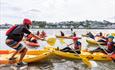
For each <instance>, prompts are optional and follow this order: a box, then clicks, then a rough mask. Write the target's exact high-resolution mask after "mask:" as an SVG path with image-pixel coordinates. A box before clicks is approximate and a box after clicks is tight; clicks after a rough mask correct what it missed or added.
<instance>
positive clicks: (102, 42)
mask: <svg viewBox="0 0 115 70" xmlns="http://www.w3.org/2000/svg"><path fill="white" fill-rule="evenodd" d="M95 37H98V38H99V39H98V40H97V42H98V43H100V44H101V45H107V37H104V36H103V33H102V32H100V33H99V34H97V35H96V36H95Z"/></svg>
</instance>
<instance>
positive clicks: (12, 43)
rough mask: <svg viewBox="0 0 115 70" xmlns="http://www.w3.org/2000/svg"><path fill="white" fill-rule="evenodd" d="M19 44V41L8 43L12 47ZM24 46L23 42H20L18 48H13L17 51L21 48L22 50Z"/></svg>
mask: <svg viewBox="0 0 115 70" xmlns="http://www.w3.org/2000/svg"><path fill="white" fill-rule="evenodd" d="M17 44H18V42H17V41H14V40H13V41H11V42H9V43H7V45H8V46H9V47H11V48H13V46H15V45H17ZM22 48H23V45H22V44H19V46H18V47H17V48H13V49H15V50H16V51H19V50H21V49H22Z"/></svg>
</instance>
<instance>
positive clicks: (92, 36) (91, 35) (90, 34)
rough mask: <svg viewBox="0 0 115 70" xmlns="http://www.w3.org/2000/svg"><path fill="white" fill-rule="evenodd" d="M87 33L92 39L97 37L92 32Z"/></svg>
mask: <svg viewBox="0 0 115 70" xmlns="http://www.w3.org/2000/svg"><path fill="white" fill-rule="evenodd" d="M86 35H88V36H89V37H90V38H92V39H95V37H94V35H93V34H92V33H91V32H89V33H87V34H86Z"/></svg>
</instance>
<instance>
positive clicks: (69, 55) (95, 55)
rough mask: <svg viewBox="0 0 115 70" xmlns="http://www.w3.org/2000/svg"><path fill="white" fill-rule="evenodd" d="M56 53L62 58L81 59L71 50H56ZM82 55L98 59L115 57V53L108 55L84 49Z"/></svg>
mask: <svg viewBox="0 0 115 70" xmlns="http://www.w3.org/2000/svg"><path fill="white" fill-rule="evenodd" d="M54 54H55V55H57V56H60V57H62V58H66V59H81V58H80V57H79V56H78V55H77V54H75V53H70V52H62V51H59V50H55V51H54ZM80 55H81V56H82V57H84V58H88V59H90V60H98V61H111V60H112V58H113V59H115V54H113V55H111V56H108V55H106V54H104V53H101V52H95V53H93V54H92V53H90V52H84V51H82V52H81V54H80ZM111 57H112V58H111Z"/></svg>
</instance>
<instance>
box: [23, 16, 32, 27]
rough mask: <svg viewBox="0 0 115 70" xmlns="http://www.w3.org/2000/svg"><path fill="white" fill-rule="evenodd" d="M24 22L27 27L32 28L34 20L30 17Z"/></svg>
mask: <svg viewBox="0 0 115 70" xmlns="http://www.w3.org/2000/svg"><path fill="white" fill-rule="evenodd" d="M23 24H24V25H26V26H27V28H28V29H29V28H30V25H32V21H31V20H30V19H28V18H25V19H24V20H23Z"/></svg>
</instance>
